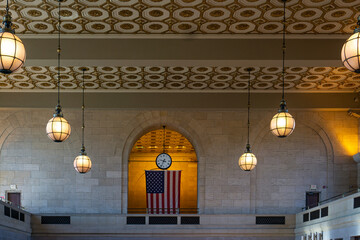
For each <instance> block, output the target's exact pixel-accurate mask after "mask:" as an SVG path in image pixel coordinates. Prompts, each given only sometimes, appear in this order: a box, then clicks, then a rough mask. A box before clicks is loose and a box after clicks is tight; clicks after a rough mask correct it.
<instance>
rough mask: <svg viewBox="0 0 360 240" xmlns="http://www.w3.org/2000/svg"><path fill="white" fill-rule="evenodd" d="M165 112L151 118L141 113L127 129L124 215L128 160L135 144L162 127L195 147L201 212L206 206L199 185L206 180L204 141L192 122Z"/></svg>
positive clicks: (124, 167)
mask: <svg viewBox="0 0 360 240" xmlns="http://www.w3.org/2000/svg"><path fill="white" fill-rule="evenodd" d="M162 113H164V112H160V111H159V112H155V114H154V112H153V114H151V117H149V116H148V115H147V113H140V114H139V115H138V116H137V117H136V119H135V121H131V122H130V123H129V124H128V126H127V127H126V129H130V132H129V135H128V137H127V138H126V139H125V141H124V145H123V151H122V153H121V157H122V169H121V172H122V176H123V177H122V184H121V187H122V203H121V205H122V213H127V200H128V199H127V196H128V169H127V166H128V160H129V157H130V153H131V149H132V147H133V145H134V144H135V142H136V141H137V140H138V139H139V138H140V137H141V136H142V135H144V134H145V133H147V132H150V131H152V130H156V129H160V128H162V126H164V125H165V126H166V128H168V129H170V130H173V131H176V132H179V133H181V134H182V135H184V136H185V137H186V138H187V139H188V140H189V141H190V143H191V144H192V145H193V147H194V149H195V152H196V156H197V160H198V208H199V212H201V211H202V210H201V208H202V207H203V206H204V201H205V196H204V191H202V188H201V187H203V186H201V185H200V184H199V183H200V181H201V178H204V172H203V171H205V161H204V157H205V154H204V149H203V144H202V143H203V141H202V139H200V137H199V135H198V133H197V132H196V131H195V129H196V128H194V127H193V126H190V124H191V121H188V119H185V118H177V117H175V116H174V115H173V116H170V115H166V114H162Z"/></svg>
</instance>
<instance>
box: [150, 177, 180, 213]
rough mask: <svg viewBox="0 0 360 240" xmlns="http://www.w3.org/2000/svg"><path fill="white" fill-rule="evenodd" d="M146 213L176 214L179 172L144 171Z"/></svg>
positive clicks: (178, 206) (178, 201) (178, 205)
mask: <svg viewBox="0 0 360 240" xmlns="http://www.w3.org/2000/svg"><path fill="white" fill-rule="evenodd" d="M145 174H146V205H147V209H148V213H151V214H170V213H177V212H178V209H179V208H180V181H181V171H145Z"/></svg>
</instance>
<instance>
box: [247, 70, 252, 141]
mask: <svg viewBox="0 0 360 240" xmlns="http://www.w3.org/2000/svg"><path fill="white" fill-rule="evenodd" d="M248 71H249V79H248V124H247V125H248V126H247V127H248V132H247V134H248V136H247V146H249V145H250V87H251V86H250V78H251V76H250V72H251V68H249V69H248Z"/></svg>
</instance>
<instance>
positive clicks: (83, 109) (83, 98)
mask: <svg viewBox="0 0 360 240" xmlns="http://www.w3.org/2000/svg"><path fill="white" fill-rule="evenodd" d="M82 71H83V76H82V79H83V81H82V107H81V108H82V127H81V130H82V140H81V141H82V148H81V150H85V144H84V138H85V137H84V135H85V71H86V69H85V68H83V69H82Z"/></svg>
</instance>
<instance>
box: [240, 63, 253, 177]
mask: <svg viewBox="0 0 360 240" xmlns="http://www.w3.org/2000/svg"><path fill="white" fill-rule="evenodd" d="M247 70H248V71H249V80H248V123H247V125H248V129H247V130H248V132H247V144H246V149H245V152H244V154H243V155H241V157H240V158H239V167H240V168H241V170H244V171H251V170H253V169H254V168H255V166H256V164H257V159H256V157H255V155H254V154H253V153H252V152H251V147H250V78H251V76H250V72H251V70H252V69H251V68H248V69H247Z"/></svg>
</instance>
